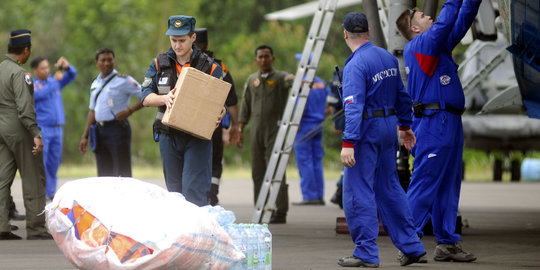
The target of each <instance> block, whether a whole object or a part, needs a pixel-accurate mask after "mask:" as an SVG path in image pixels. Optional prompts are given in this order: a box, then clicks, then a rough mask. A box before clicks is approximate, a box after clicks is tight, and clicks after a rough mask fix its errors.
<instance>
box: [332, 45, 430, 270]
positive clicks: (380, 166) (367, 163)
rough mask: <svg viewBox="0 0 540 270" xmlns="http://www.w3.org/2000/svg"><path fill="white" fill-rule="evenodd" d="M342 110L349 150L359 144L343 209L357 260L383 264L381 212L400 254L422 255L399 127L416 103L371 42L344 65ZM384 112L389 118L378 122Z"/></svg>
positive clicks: (389, 61)
mask: <svg viewBox="0 0 540 270" xmlns="http://www.w3.org/2000/svg"><path fill="white" fill-rule="evenodd" d="M343 107H344V108H345V132H344V137H343V140H344V145H345V144H350V143H353V144H354V158H355V160H356V164H355V165H354V166H353V167H350V168H349V167H345V175H344V181H343V209H344V211H345V216H346V218H347V224H348V225H349V230H350V234H351V237H352V239H353V241H354V243H355V244H356V248H355V250H354V252H353V255H354V256H356V257H358V258H360V259H361V260H362V261H364V262H368V263H375V264H379V251H378V248H377V244H376V242H375V240H376V238H377V235H378V233H379V225H378V218H377V212H378V213H379V215H380V217H381V220H382V223H383V225H384V226H385V230H386V231H387V232H388V234H389V236H390V238H391V239H392V242H393V243H394V245H395V246H396V247H397V248H398V249H399V250H401V251H402V252H403V253H404V254H405V255H407V256H410V257H416V256H420V255H422V254H423V253H424V252H425V249H424V246H423V245H422V243H421V242H420V241H419V239H418V236H417V234H416V230H415V227H414V224H413V219H412V216H411V213H410V210H409V206H408V204H407V198H406V195H405V191H404V190H403V188H402V187H401V186H400V184H399V181H398V176H397V171H396V152H397V149H398V138H397V126H398V125H399V126H402V127H408V126H409V125H410V124H411V99H410V97H409V95H408V94H407V92H406V90H405V88H404V86H403V82H402V81H401V76H400V73H399V67H398V62H397V59H396V58H395V57H394V56H392V55H391V54H390V53H389V52H387V51H386V50H384V49H382V48H379V47H376V46H374V45H373V44H372V43H371V42H366V43H364V44H363V45H362V46H360V47H359V48H357V49H356V50H355V51H354V52H353V54H352V55H351V56H350V57H349V58H348V59H347V61H346V62H345V70H344V72H343ZM381 111H383V112H384V115H385V116H380V117H377V116H376V115H377V113H381ZM394 112H395V114H396V115H397V117H396V115H394Z"/></svg>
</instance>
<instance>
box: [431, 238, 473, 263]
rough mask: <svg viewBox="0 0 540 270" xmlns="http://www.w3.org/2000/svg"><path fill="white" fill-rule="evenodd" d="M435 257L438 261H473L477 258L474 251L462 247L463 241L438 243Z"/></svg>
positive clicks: (434, 253)
mask: <svg viewBox="0 0 540 270" xmlns="http://www.w3.org/2000/svg"><path fill="white" fill-rule="evenodd" d="M433 255H434V257H433V259H434V260H436V261H455V262H472V261H475V260H476V256H475V255H474V254H472V253H469V252H465V251H463V249H462V248H461V243H459V242H458V243H455V244H441V243H439V244H437V247H435V252H433Z"/></svg>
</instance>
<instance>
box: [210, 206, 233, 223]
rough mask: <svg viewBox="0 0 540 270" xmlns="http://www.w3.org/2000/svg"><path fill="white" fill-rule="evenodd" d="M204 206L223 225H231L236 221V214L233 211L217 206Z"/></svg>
mask: <svg viewBox="0 0 540 270" xmlns="http://www.w3.org/2000/svg"><path fill="white" fill-rule="evenodd" d="M203 208H205V209H206V211H208V213H209V214H210V215H212V216H213V217H214V218H215V219H216V221H217V222H218V223H219V225H221V226H226V225H231V224H233V223H234V222H235V221H236V216H235V215H234V213H233V212H232V211H229V210H225V208H223V207H221V206H219V205H216V206H209V205H208V206H204V207H203Z"/></svg>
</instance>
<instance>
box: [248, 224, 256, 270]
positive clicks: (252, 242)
mask: <svg viewBox="0 0 540 270" xmlns="http://www.w3.org/2000/svg"><path fill="white" fill-rule="evenodd" d="M246 232H247V236H248V242H247V243H248V269H249V270H255V269H257V262H258V256H257V235H256V234H255V230H254V226H253V224H247V229H246Z"/></svg>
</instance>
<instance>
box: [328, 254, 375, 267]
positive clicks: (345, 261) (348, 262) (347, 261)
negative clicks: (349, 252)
mask: <svg viewBox="0 0 540 270" xmlns="http://www.w3.org/2000/svg"><path fill="white" fill-rule="evenodd" d="M337 263H338V264H339V265H341V266H343V267H366V268H377V267H379V265H378V264H376V263H368V262H364V261H362V259H360V258H358V257H356V256H348V257H343V258H340V259H339V260H338V262H337Z"/></svg>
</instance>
